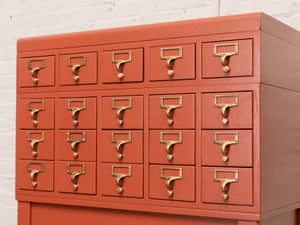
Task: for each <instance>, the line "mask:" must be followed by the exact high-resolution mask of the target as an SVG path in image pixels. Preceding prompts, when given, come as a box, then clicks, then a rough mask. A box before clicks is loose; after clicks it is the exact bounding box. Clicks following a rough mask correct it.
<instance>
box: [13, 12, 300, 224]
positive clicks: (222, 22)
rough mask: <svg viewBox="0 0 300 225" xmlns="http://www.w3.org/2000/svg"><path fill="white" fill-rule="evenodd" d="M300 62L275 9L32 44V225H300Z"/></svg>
mask: <svg viewBox="0 0 300 225" xmlns="http://www.w3.org/2000/svg"><path fill="white" fill-rule="evenodd" d="M299 59H300V34H299V32H298V31H296V30H293V29H291V28H290V27H288V26H286V25H284V24H282V23H280V22H278V21H276V20H275V19H273V18H271V17H269V16H267V15H265V14H261V13H255V14H247V15H238V16H228V17H218V18H210V19H200V20H191V21H181V22H172V23H164V24H157V25H155V24H154V25H146V26H136V27H128V28H122V29H119V28H117V29H108V30H99V31H92V32H81V33H76V34H62V35H54V36H45V37H37V38H25V39H20V40H19V41H18V56H17V127H16V199H17V200H18V208H19V217H18V218H19V220H18V224H19V225H53V224H64V225H82V224H86V225H96V224H111V225H116V224H123V225H132V224H151V225H162V224H164V225H171V224H172V225H174V224H187V225H266V224H272V225H282V224H285V225H296V224H300V221H299V219H298V221H296V218H297V217H298V218H299V211H298V209H299V208H300V188H299V187H300V151H299V144H298V141H299V137H300V116H299V115H300V76H299V71H300V64H299ZM147 221H151V222H147Z"/></svg>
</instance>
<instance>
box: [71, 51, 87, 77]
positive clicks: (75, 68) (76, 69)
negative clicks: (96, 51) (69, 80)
mask: <svg viewBox="0 0 300 225" xmlns="http://www.w3.org/2000/svg"><path fill="white" fill-rule="evenodd" d="M72 59H82V63H71V60H72ZM85 65H86V56H85V55H82V56H69V57H68V66H69V67H72V74H73V79H74V80H75V81H79V75H78V73H79V69H80V67H82V66H85Z"/></svg>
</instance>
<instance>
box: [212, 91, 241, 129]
mask: <svg viewBox="0 0 300 225" xmlns="http://www.w3.org/2000/svg"><path fill="white" fill-rule="evenodd" d="M218 98H234V103H220V104H219V103H217V100H218ZM238 104H239V99H238V95H214V107H219V108H221V114H222V116H223V119H222V123H223V124H224V125H226V124H228V123H229V120H228V116H229V108H230V107H235V106H238Z"/></svg>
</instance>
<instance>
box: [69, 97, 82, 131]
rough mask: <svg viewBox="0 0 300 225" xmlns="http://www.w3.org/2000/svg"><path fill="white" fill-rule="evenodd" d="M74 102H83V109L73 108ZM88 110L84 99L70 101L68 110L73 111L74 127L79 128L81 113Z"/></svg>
mask: <svg viewBox="0 0 300 225" xmlns="http://www.w3.org/2000/svg"><path fill="white" fill-rule="evenodd" d="M72 102H82V106H81V107H71V103H72ZM85 109H86V100H85V99H83V100H78V99H74V100H70V99H69V100H68V110H71V111H72V113H71V115H72V118H73V125H74V126H78V123H79V121H78V116H79V112H80V111H81V110H85Z"/></svg>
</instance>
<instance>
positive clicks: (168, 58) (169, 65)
mask: <svg viewBox="0 0 300 225" xmlns="http://www.w3.org/2000/svg"><path fill="white" fill-rule="evenodd" d="M166 50H178V51H179V54H178V55H177V56H164V51H166ZM179 58H182V47H174V48H161V49H160V59H165V60H166V64H167V68H168V69H169V70H168V75H169V76H170V77H172V76H174V74H175V72H174V70H173V65H174V61H175V59H179Z"/></svg>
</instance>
